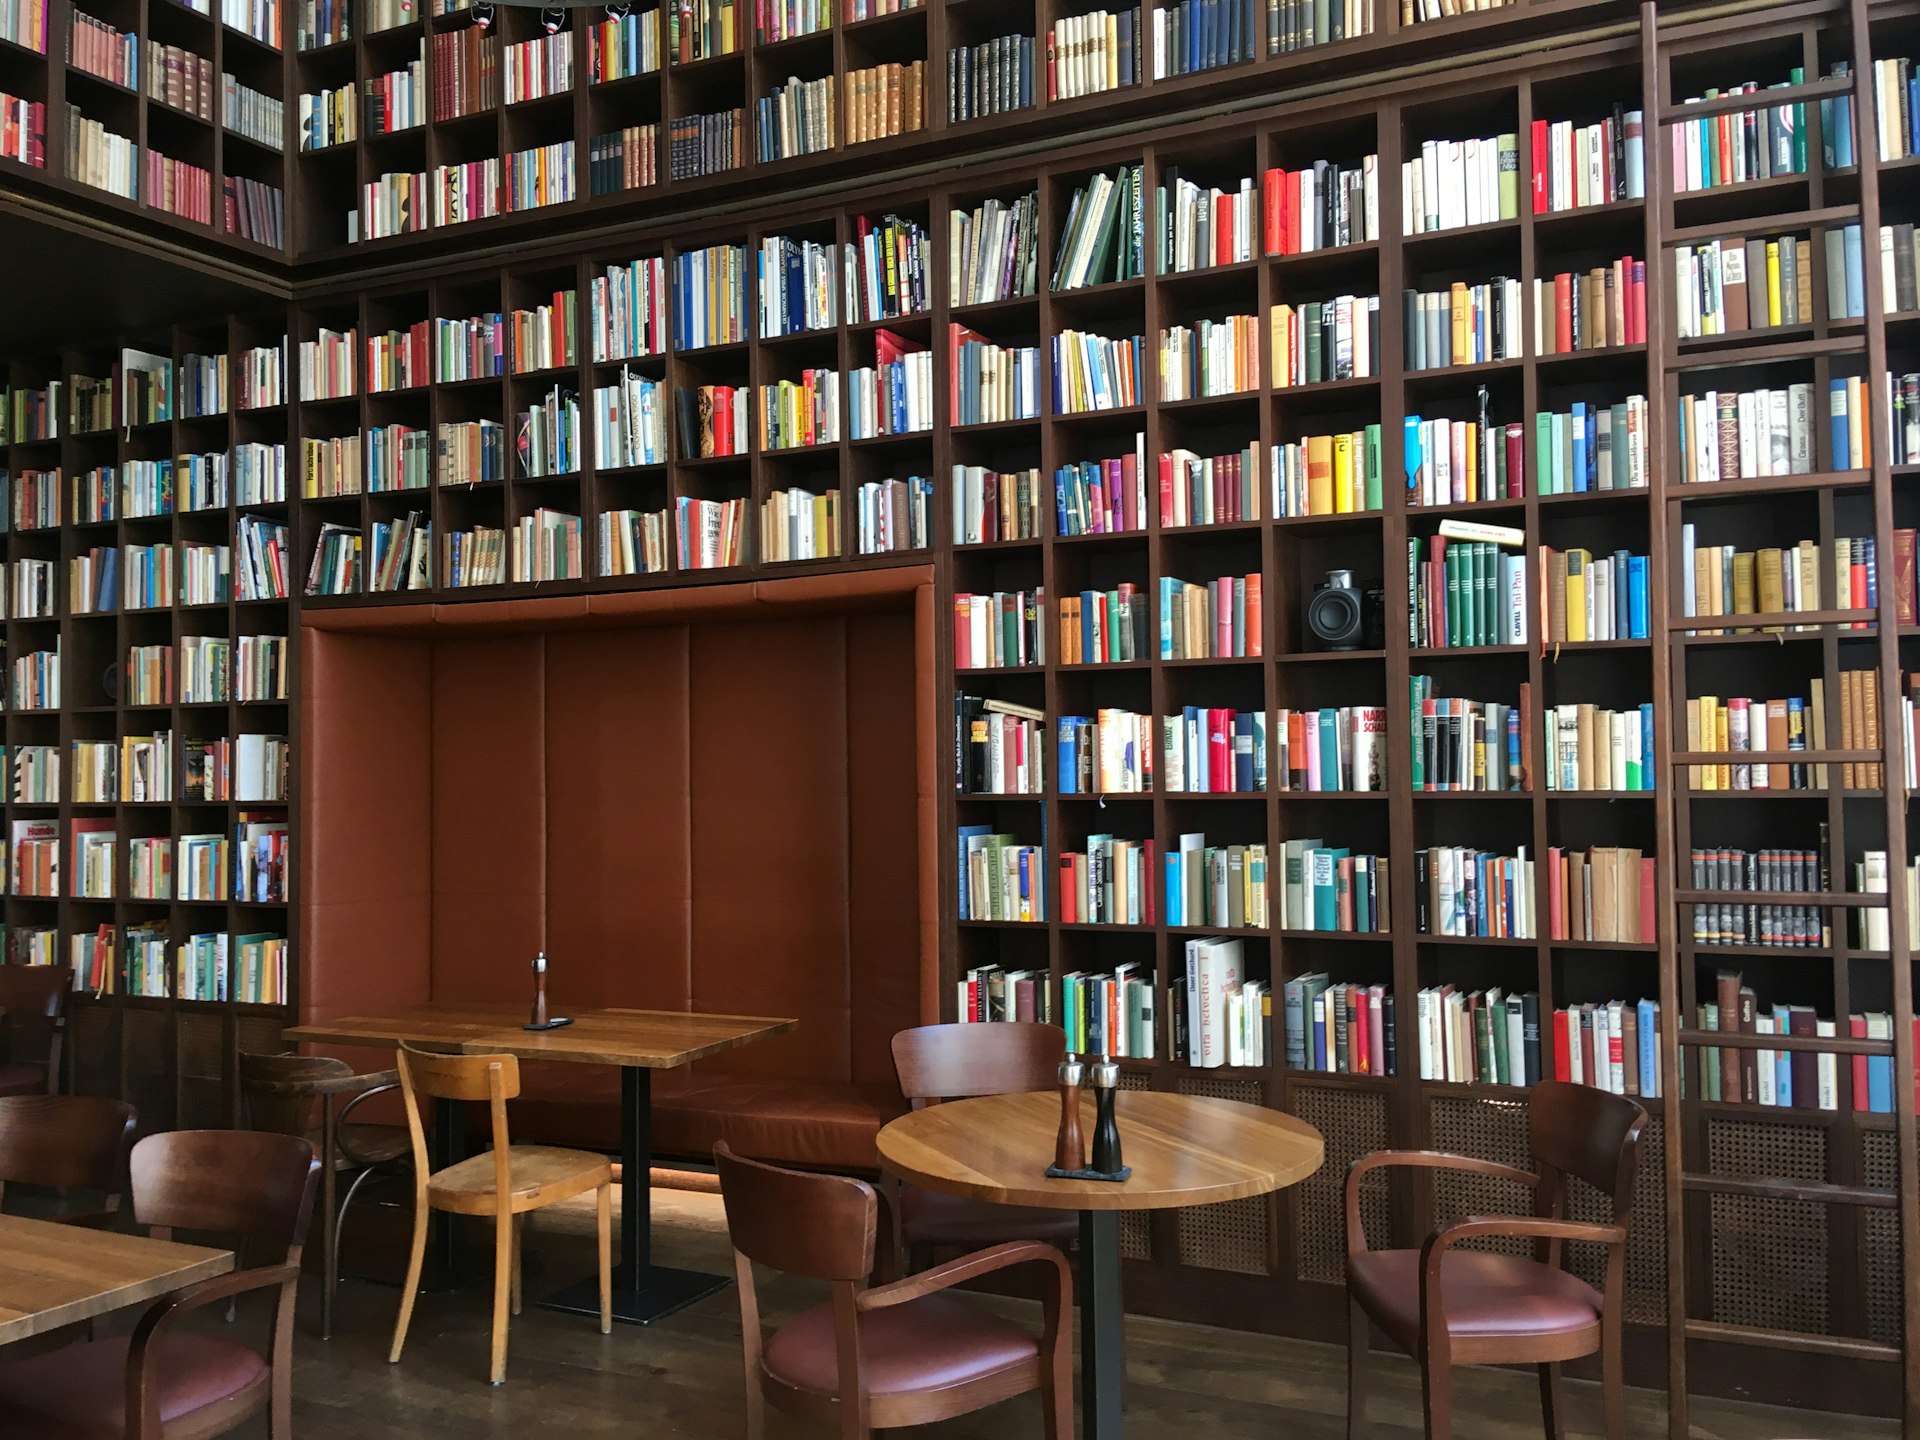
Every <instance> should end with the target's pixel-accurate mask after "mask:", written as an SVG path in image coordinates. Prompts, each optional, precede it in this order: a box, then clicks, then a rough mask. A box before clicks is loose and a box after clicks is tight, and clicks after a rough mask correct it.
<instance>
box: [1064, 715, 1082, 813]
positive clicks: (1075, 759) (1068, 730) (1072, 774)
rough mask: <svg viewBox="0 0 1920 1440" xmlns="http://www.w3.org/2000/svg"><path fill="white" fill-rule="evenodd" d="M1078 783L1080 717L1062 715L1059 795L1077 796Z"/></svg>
mask: <svg viewBox="0 0 1920 1440" xmlns="http://www.w3.org/2000/svg"><path fill="white" fill-rule="evenodd" d="M1079 782H1080V717H1079V716H1078V715H1062V716H1061V717H1060V793H1061V794H1062V795H1077V794H1079V793H1080V792H1079V790H1078V788H1077V787H1078V785H1079Z"/></svg>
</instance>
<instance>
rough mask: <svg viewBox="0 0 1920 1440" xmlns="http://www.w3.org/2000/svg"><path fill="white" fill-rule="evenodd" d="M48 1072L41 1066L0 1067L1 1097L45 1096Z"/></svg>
mask: <svg viewBox="0 0 1920 1440" xmlns="http://www.w3.org/2000/svg"><path fill="white" fill-rule="evenodd" d="M46 1093H47V1072H46V1069H45V1067H44V1066H40V1065H11V1064H9V1065H0V1095H44V1094H46Z"/></svg>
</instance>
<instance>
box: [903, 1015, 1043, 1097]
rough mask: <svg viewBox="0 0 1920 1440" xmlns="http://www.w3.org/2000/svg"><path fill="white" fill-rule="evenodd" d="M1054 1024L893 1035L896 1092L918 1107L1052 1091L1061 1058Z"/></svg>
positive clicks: (932, 1028)
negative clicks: (982, 1096) (984, 1097)
mask: <svg viewBox="0 0 1920 1440" xmlns="http://www.w3.org/2000/svg"><path fill="white" fill-rule="evenodd" d="M1066 1053H1067V1036H1066V1032H1065V1031H1064V1030H1062V1029H1061V1028H1060V1027H1059V1026H1058V1025H1040V1024H1035V1023H1033V1022H1032V1021H1026V1020H1020V1021H1010V1022H995V1023H994V1024H991V1025H921V1026H918V1027H916V1028H915V1029H912V1030H902V1031H900V1032H899V1033H898V1034H896V1035H895V1036H894V1037H893V1068H894V1070H895V1072H896V1073H897V1074H898V1075H899V1077H900V1093H901V1094H902V1095H904V1096H906V1098H907V1099H909V1100H911V1101H912V1102H913V1104H914V1106H915V1108H918V1107H919V1106H921V1105H924V1104H926V1103H927V1102H928V1101H932V1100H961V1099H967V1098H970V1097H972V1096H975V1095H1015V1094H1019V1093H1021V1092H1022V1091H1026V1090H1051V1089H1052V1088H1053V1087H1054V1086H1055V1085H1056V1084H1058V1083H1059V1069H1060V1062H1061V1060H1063V1059H1064V1058H1065V1057H1066Z"/></svg>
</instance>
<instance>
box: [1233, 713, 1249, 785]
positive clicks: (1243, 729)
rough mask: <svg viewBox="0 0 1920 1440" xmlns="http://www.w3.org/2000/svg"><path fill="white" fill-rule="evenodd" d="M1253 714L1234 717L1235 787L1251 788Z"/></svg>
mask: <svg viewBox="0 0 1920 1440" xmlns="http://www.w3.org/2000/svg"><path fill="white" fill-rule="evenodd" d="M1253 747H1254V734H1253V716H1251V715H1246V714H1241V715H1236V716H1234V717H1233V788H1234V789H1236V790H1251V789H1253V788H1254V781H1253V770H1254V766H1253Z"/></svg>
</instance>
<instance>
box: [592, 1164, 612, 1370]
mask: <svg viewBox="0 0 1920 1440" xmlns="http://www.w3.org/2000/svg"><path fill="white" fill-rule="evenodd" d="M593 1208H594V1217H593V1218H594V1224H595V1225H596V1226H597V1227H598V1229H599V1232H600V1234H599V1240H600V1333H601V1334H602V1335H611V1334H612V1333H613V1186H612V1185H610V1184H608V1185H602V1186H601V1187H600V1188H599V1190H598V1191H596V1192H595V1194H594V1202H593Z"/></svg>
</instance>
